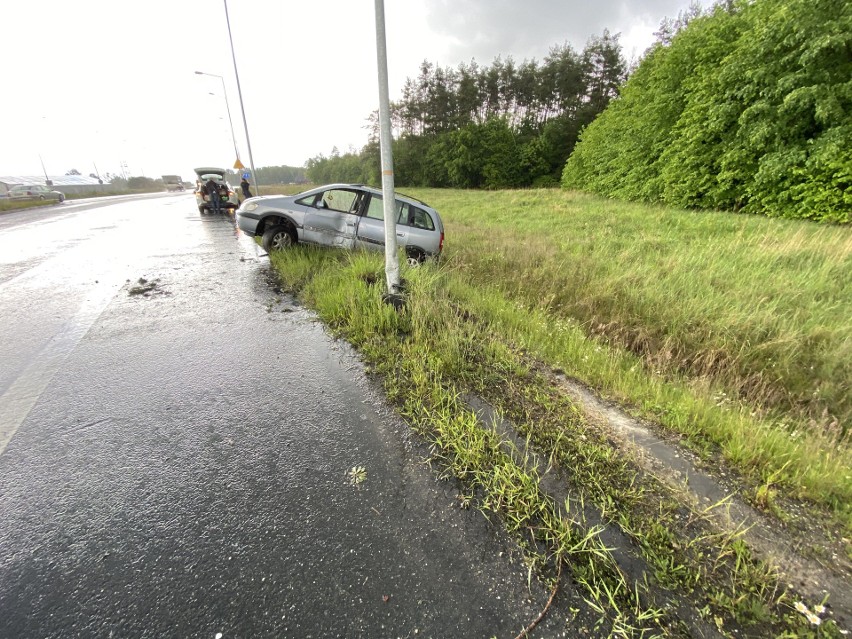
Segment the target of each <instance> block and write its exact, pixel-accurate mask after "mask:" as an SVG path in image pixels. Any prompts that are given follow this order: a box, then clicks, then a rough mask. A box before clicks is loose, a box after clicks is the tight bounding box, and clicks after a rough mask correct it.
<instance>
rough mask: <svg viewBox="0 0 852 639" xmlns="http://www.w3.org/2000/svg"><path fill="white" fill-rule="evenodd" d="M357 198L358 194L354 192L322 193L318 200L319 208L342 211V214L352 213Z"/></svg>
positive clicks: (330, 191) (336, 190)
mask: <svg viewBox="0 0 852 639" xmlns="http://www.w3.org/2000/svg"><path fill="white" fill-rule="evenodd" d="M356 198H357V193H355V192H353V191H345V190H343V189H329V190H328V191H325V192H324V193H322V194H321V197H319V198H317V207H318V208H321V209H329V210H331V211H340V212H341V213H351V212H352V211H353V205H354V204H355V200H356Z"/></svg>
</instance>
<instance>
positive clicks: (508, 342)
mask: <svg viewBox="0 0 852 639" xmlns="http://www.w3.org/2000/svg"><path fill="white" fill-rule="evenodd" d="M273 261H274V263H275V265H276V267H277V268H278V270H279V273H281V276H282V278H283V280H284V282H285V284H286V285H287V286H288V287H289V288H290V289H291V290H292V291H294V292H296V293H297V294H298V295H299V296H300V298H301V299H302V300H303V301H305V302H306V303H307V304H309V305H310V306H312V307H313V308H315V309H316V310H317V312H318V313H319V315H320V316H321V317H322V318H323V320H324V321H325V322H326V323H327V324H328V325H329V326H330V327H331V328H332V329H333V330H334V331H336V332H338V333H339V334H342V335H344V336H345V337H346V338H347V339H348V340H350V341H351V342H352V343H353V344H355V345H356V346H357V347H358V348H359V350H360V351H361V353H362V354H363V356H364V357H365V359H366V360H367V361H368V362H370V363H371V364H372V366H373V367H374V368H375V371H376V372H377V373H378V374H379V375H380V377H381V379H382V380H383V383H384V385H385V389H386V392H387V394H388V397H389V398H390V399H391V400H392V401H394V402H395V403H396V404H397V405H398V406H399V409H400V411H401V413H402V414H403V415H404V416H405V417H406V418H407V419H408V421H409V422H410V423H411V424H412V425H413V426H414V427H415V428H416V429H417V430H418V431H419V432H420V433H421V434H422V435H423V436H424V437H426V438H427V439H428V440H429V441H431V443H432V447H433V451H434V455H435V461H436V463H437V464H438V465H439V467H440V468H442V469H443V470H444V471H445V472H447V473H449V474H452V475H453V476H454V477H456V478H458V479H459V480H460V481H461V482H462V485H463V487H464V488H463V493H462V495H460V499H461V502H462V503H463V504H472V505H475V506H477V507H479V508H482V509H483V510H484V511H485V512H491V513H494V514H496V515H497V516H498V517H499V518H500V520H501V521H503V522H504V524H505V526H506V528H507V529H508V530H510V531H511V532H513V533H514V534H515V535H516V538H517V540H518V543H519V544H520V545H521V546H522V547H523V548H524V549H525V550H526V553H527V557H528V561H529V564H530V568H531V570H535V571H536V572H537V573H538V574H542V575H544V576H545V578H547V577H548V575H549V576H550V578H552V575H553V571H554V570H555V568H556V567H557V566H565V568H566V569H567V570H568V571H570V574H571V577H572V578H573V580H574V582H575V583H577V584H579V585H580V587H581V588H583V589H584V592H585V596H586V599H587V602H588V603H589V605H590V607H591V608H592V609H594V610H597V611H598V612H599V614H600V616H601V624H602V628H604V629H605V630H606V631H607V632H609V633H610V634H612V635H616V636H650V635H657V636H690V635H693V634H695V633H694V632H693V631H692V629H693V628H694V625H693V626H690V623H692V624H695V623H705V624H710V625H711V626H713V627H715V628H716V629H717V630H718V631H719V632H721V633H723V634H728V633H736V632H738V631H740V630H746V631H747V632H748V635H749V636H788V637H791V636H810V629H809V625H808V623H807V621H806V620H805V619H804V617H802V615H800V614H798V613H796V612H795V611H794V610H793V605H792V604H793V601H792V599H791V598H790V595H788V594H787V593H786V592H785V590H784V588H783V587H782V586H780V585H779V584H778V583H777V580H776V579H775V577H774V575H773V574H772V571H771V570H770V569H768V568H767V567H766V566H764V565H763V564H761V563H760V562H759V561H757V560H756V559H754V558H753V557H752V556H751V554H750V552H749V550H748V548H747V547H746V546H745V544H743V543H742V541H741V540H740V539H739V538H738V536H737V535H736V534H726V535H721V536H720V535H719V534H718V533H716V532H714V531H713V530H712V529H711V528H710V527H709V526H705V523H704V522H703V521H702V517H701V513H696V512H692V511H690V510H689V507H688V506H686V505H684V504H682V503H678V502H677V500H675V499H674V498H673V496H672V495H670V494H669V493H668V491H667V489H666V488H665V487H664V486H663V485H661V484H660V483H659V482H657V481H656V480H655V479H654V478H653V477H648V476H644V475H643V474H642V473H640V472H639V471H638V470H637V469H636V467H635V466H634V465H633V464H632V462H631V460H630V459H629V458H626V457H623V456H622V454H621V453H620V452H619V451H618V450H617V449H615V448H613V447H612V446H611V445H610V444H609V443H608V441H607V439H606V436H605V434H603V433H596V432H595V429H594V428H591V427H590V425H589V424H588V423H587V421H586V420H585V418H584V417H583V415H582V412H581V411H579V410H578V409H577V407H575V406H573V404H572V403H571V401H570V399H568V398H567V397H566V396H564V395H563V394H561V393H560V392H559V390H558V389H557V388H555V387H553V386H552V385H549V384H548V383H547V380H545V379H543V378H542V377H541V376H540V374H539V373H538V372H537V368H538V364H540V363H545V364H546V365H554V364H555V362H557V361H558V362H559V363H561V364H562V365H563V366H566V367H567V368H568V370H571V372H572V374H574V367H573V362H574V361H575V360H577V361H582V362H587V366H588V371H594V370H596V369H595V362H597V364H598V365H601V366H605V367H607V366H608V367H610V369H612V370H619V371H622V374H623V375H624V376H627V377H629V376H636V377H637V378H639V377H642V376H643V375H644V373H643V372H642V371H641V370H640V369H641V365H640V362H639V359H638V358H637V357H636V356H634V355H631V354H629V353H619V352H618V351H615V350H614V349H611V348H609V347H607V346H605V345H601V344H600V343H598V342H596V341H594V340H589V339H586V338H585V337H584V335H583V332H582V330H580V328H579V327H578V326H577V325H576V323H573V322H568V321H562V322H561V323H560V324H559V325H558V326H556V327H554V320H553V318H552V317H550V316H548V314H547V309H546V308H542V307H539V306H536V307H532V308H530V307H529V306H528V305H524V304H518V303H517V302H516V301H515V300H513V299H510V298H508V297H507V296H506V295H504V294H502V293H501V292H500V291H499V290H497V289H496V288H493V287H492V288H490V289H485V290H483V289H480V288H478V287H476V286H473V285H472V284H471V283H470V281H469V280H468V278H467V277H466V276H465V274H464V272H463V271H462V270H461V269H459V268H458V266H457V265H456V264H454V262H453V261H452V260H451V261H450V262H449V264H447V265H445V266H443V267H441V268H438V267H434V266H429V267H426V268H422V269H417V270H414V271H406V272H405V275H404V277H406V279H407V280H408V292H407V305H406V307H405V309H404V310H403V311H402V312H400V313H396V312H394V311H393V310H392V309H391V308H390V307H389V306H387V305H384V304H383V303H382V302H381V299H380V297H381V292H382V290H381V283H382V282H383V279H384V278H383V272H382V259H381V256H376V255H365V254H354V255H350V254H346V253H341V252H334V251H322V250H311V249H306V248H303V247H297V248H296V249H295V250H292V251H288V252H285V253H283V254H276V255H274V256H273ZM376 283H378V285H377V284H376ZM568 364H571V366H568ZM613 367H614V368H613ZM631 369H632V370H631ZM584 370H585V369H584ZM606 377H607V378H608V379H609V378H610V374H607V375H606ZM636 383H638V381H637V382H636ZM652 387H660V388H666V387H667V382H665V381H664V380H662V379H656V380H655V381H654V384H653V385H652ZM689 390H690V389H689V388H688V387H687V386H684V387H682V388H680V390H675V391H672V392H673V393H675V395H677V393H678V392H680V393H683V394H684V396H685V397H691V396H689V394H688V393H689ZM469 392H474V393H477V394H479V395H480V396H482V397H485V398H486V399H487V400H488V401H490V402H491V403H492V404H494V405H495V406H497V407H498V408H500V409H502V411H503V412H504V413H505V414H506V415H507V416H509V417H510V418H511V419H512V421H513V423H514V424H515V425H516V427H517V429H518V431H519V432H520V433H521V434H522V435H524V436H526V437H527V438H528V439H529V441H530V442H532V443H533V444H534V445H535V447H536V449H537V450H538V451H539V452H540V453H541V454H543V455H544V457H545V458H546V459H549V460H551V462H552V463H554V464H556V465H558V466H560V467H561V468H562V469H563V471H564V473H565V475H566V476H567V477H568V478H569V484H570V487H571V491H572V493H571V494H572V496H573V497H572V499H571V500H566V502H565V503H556V502H555V501H554V500H553V499H551V498H550V497H548V496H547V495H546V494H544V492H543V491H542V489H541V488H540V484H539V477H538V476H537V473H536V472H535V471H534V470H531V469H529V468H528V467H526V466H525V465H524V464H521V463H518V461H517V460H516V459H515V458H513V457H512V456H511V455H507V454H506V452H505V448H504V447H503V446H501V442H500V438H499V437H498V436H497V435H496V432H495V430H494V428H493V427H491V426H489V425H488V424H483V423H481V422H480V420H479V419H478V418H477V417H476V415H475V413H474V412H473V411H472V410H471V409H470V408H469V407H468V406H467V405H466V403H465V402H464V401H463V400H462V398H463V397H464V396H465V395H466V394H467V393H469ZM706 410H707V411H711V412H712V411H716V412H718V413H722V414H724V413H725V412H726V409H723V408H722V407H720V406H718V405H717V404H715V403H712V402H711V403H710V404H708V406H707V408H706ZM743 418H744V417H743ZM751 419H754V418H751ZM788 439H789V438H788ZM794 441H796V440H794ZM846 461H848V458H846ZM845 489H846V490H848V482H847V485H846V487H845ZM846 496H847V497H848V493H847V494H846ZM587 502H588V503H589V504H592V505H593V507H594V509H595V510H596V512H597V513H598V514H599V518H600V519H601V520H602V521H603V522H604V523H605V524H606V525H611V526H617V527H618V528H619V529H620V530H622V531H624V533H625V534H626V535H628V536H629V537H630V538H632V539H633V540H634V541H635V546H636V548H637V553H638V555H639V557H640V558H641V561H642V562H643V564H644V566H645V567H644V569H642V570H641V571H640V573H641V575H637V574H635V573H632V574H627V573H625V571H624V569H623V567H621V566H620V565H619V564H618V562H616V561H615V559H614V558H613V555H612V553H611V552H610V549H608V548H607V547H606V546H605V544H603V542H602V541H601V539H600V537H599V533H600V532H601V528H600V527H599V526H598V525H597V524H594V523H589V522H588V521H587V519H586V517H585V515H584V513H585V512H586V508H585V506H584V504H586V503H587ZM845 503H846V504H848V503H849V502H848V500H847V501H846V502H845ZM824 505H825V504H824ZM682 597H686V598H687V599H688V600H689V601H690V602H691V603H690V605H689V606H688V607H689V609H690V610H692V611H694V612H695V613H696V614H697V616H698V621H695V620H692V621H689V620H687V619H685V618H684V617H683V616H681V615H679V614H678V613H677V612H674V611H673V610H672V609H671V607H670V606H669V605H668V604H670V602H671V601H672V600H678V599H680V598H682ZM832 626H833V625H832V624H831V623H830V622H828V623H825V624H823V625H822V627H821V629H820V632H821V633H824V634H823V635H822V636H837V635H836V632H835V631H836V628H834V629H832ZM731 636H733V634H732V635H731Z"/></svg>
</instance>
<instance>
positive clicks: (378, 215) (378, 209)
mask: <svg viewBox="0 0 852 639" xmlns="http://www.w3.org/2000/svg"><path fill="white" fill-rule="evenodd" d="M365 215H366V216H367V217H371V218H373V219H374V220H383V219H385V204H384V202H382V198H381V196H376V195H374V196H373V197H371V198H370V206H368V207H367V212H366V213H365Z"/></svg>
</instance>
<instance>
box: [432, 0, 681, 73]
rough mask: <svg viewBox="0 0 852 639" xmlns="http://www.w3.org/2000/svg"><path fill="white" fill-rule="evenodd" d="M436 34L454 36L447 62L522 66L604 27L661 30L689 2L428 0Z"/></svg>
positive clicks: (581, 41) (580, 44)
mask: <svg viewBox="0 0 852 639" xmlns="http://www.w3.org/2000/svg"><path fill="white" fill-rule="evenodd" d="M426 4H427V7H428V9H427V22H428V24H429V27H430V29H431V30H433V31H435V32H437V33H440V34H442V35H444V36H446V37H448V38H451V39H452V41H453V45H452V47H451V49H450V51H449V52H448V58H452V59H453V60H454V61H451V60H448V61H446V62H445V64H449V65H450V66H456V65H457V64H458V63H459V62H467V61H470V59H471V58H475V59H476V61H477V62H479V63H480V64H488V63H490V62H491V61H492V60H493V59H494V58H495V57H496V56H497V55H502V56H503V58H505V57H507V56H509V55H511V56H512V58H514V59H515V61H516V62H519V61H521V60H523V59H525V58H526V59H530V58H536V59H538V60H541V59H542V58H543V57H544V56H545V55H547V52H548V51H549V50H550V48H551V47H553V46H555V45H561V44H563V43H565V42H567V43H569V44H570V45H571V46H573V47H574V48H575V49H577V50H581V49H582V48H583V47H584V46H585V44H586V42H588V40H589V38H590V37H592V36H596V35H600V34H601V33H603V30H604V29H609V30H610V32H611V33H613V34H615V33H618V32H626V31H627V30H628V29H629V28H630V26H631V25H633V24H636V23H641V22H644V23H649V24H652V25H653V26H654V27H655V28H656V26H657V25H658V24H659V22H660V20H662V19H663V18H664V17H667V16H668V17H675V16H676V15H677V13H678V11H680V10H682V9H685V8H686V7H687V6H688V4H689V0H642V1H641V2H624V1H623V0H595V1H594V2H577V1H574V2H568V1H566V0H427V2H426Z"/></svg>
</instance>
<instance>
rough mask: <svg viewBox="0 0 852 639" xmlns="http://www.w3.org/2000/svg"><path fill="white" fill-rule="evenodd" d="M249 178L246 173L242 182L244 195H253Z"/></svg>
mask: <svg viewBox="0 0 852 639" xmlns="http://www.w3.org/2000/svg"><path fill="white" fill-rule="evenodd" d="M249 186H250V185H249V181H248V178H247V177H246V176H245V175H244V176H243V180H242V182H240V188H241V189H242V190H243V197H244V198H247V197H251V189H250V188H249Z"/></svg>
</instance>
